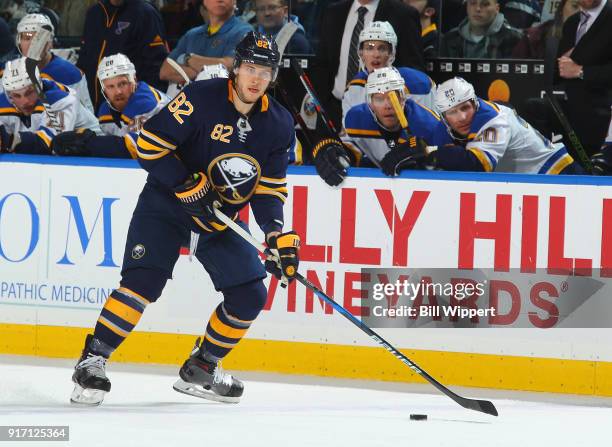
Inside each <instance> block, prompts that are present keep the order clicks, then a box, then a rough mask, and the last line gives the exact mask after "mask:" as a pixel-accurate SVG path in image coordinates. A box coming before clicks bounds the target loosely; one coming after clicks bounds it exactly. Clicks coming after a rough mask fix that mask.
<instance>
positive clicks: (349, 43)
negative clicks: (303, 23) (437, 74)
mask: <svg viewBox="0 0 612 447" xmlns="http://www.w3.org/2000/svg"><path fill="white" fill-rule="evenodd" d="M372 21H387V22H389V23H391V25H392V26H393V28H394V30H395V32H396V33H397V38H398V39H397V49H396V56H395V62H394V65H395V66H397V67H407V66H408V67H414V68H418V69H423V68H424V62H423V48H422V43H421V24H420V19H419V13H418V11H417V10H416V9H414V8H413V7H411V6H409V5H406V4H404V3H402V2H401V1H400V0H341V1H339V2H338V3H333V4H331V5H330V6H329V7H328V8H327V9H326V10H325V12H324V14H323V18H322V21H321V25H320V27H319V47H318V50H317V57H316V58H315V61H314V64H313V67H312V70H311V77H312V79H313V83H314V85H315V88H316V89H317V93H318V94H319V96H320V100H321V102H322V103H323V106H324V107H325V108H326V110H327V112H328V114H329V115H330V117H331V119H332V120H334V122H335V123H336V124H340V121H341V116H342V107H341V101H342V95H343V94H344V90H345V89H346V85H347V83H348V82H349V81H350V80H351V79H352V78H353V76H354V75H355V74H356V73H357V72H358V71H359V62H358V61H359V56H358V54H357V50H358V48H357V45H358V42H359V32H360V31H361V30H363V28H364V27H365V26H367V25H368V24H370V23H371V22H372Z"/></svg>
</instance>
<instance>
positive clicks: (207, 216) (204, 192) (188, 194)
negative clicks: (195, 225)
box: [174, 172, 225, 230]
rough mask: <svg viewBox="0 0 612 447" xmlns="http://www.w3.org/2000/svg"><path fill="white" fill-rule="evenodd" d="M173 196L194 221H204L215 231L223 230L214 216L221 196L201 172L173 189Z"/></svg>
mask: <svg viewBox="0 0 612 447" xmlns="http://www.w3.org/2000/svg"><path fill="white" fill-rule="evenodd" d="M174 194H175V195H176V197H177V198H178V199H179V201H180V202H181V205H182V206H183V209H184V210H185V212H186V213H187V214H189V215H190V216H191V217H193V218H194V220H196V221H197V220H200V221H202V220H204V221H206V222H208V223H210V224H212V225H213V227H214V228H215V229H217V230H223V229H225V225H224V224H223V223H222V222H221V221H220V220H218V219H217V217H216V216H215V208H220V207H221V196H220V195H219V193H218V192H217V190H216V189H215V188H213V186H212V185H211V184H210V182H209V181H208V178H207V177H206V175H205V174H204V173H203V172H198V173H196V174H193V175H192V176H190V177H189V178H187V180H186V181H185V183H183V184H182V185H180V186H177V187H176V188H174Z"/></svg>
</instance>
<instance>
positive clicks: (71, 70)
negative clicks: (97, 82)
mask: <svg viewBox="0 0 612 447" xmlns="http://www.w3.org/2000/svg"><path fill="white" fill-rule="evenodd" d="M45 75H46V76H45ZM41 76H42V77H43V78H46V79H50V80H53V81H57V82H60V83H62V84H64V85H74V84H76V83H78V82H79V81H80V80H81V78H82V77H83V73H82V72H81V70H79V69H78V68H77V67H76V66H75V65H72V64H71V63H70V62H68V61H67V60H66V59H64V58H61V57H59V56H53V59H51V62H49V63H48V64H47V66H46V67H45V68H43V69H42V70H41Z"/></svg>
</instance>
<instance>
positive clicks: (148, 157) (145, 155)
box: [138, 150, 170, 160]
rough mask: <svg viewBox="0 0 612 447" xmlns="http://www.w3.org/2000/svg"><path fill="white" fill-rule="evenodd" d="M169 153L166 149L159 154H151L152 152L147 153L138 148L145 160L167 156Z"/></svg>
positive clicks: (140, 155) (140, 156)
mask: <svg viewBox="0 0 612 447" xmlns="http://www.w3.org/2000/svg"><path fill="white" fill-rule="evenodd" d="M169 153H170V151H169V150H165V151H164V152H160V153H159V154H153V155H151V154H145V153H143V152H141V151H140V150H138V157H139V158H142V159H143V160H157V159H158V158H162V157H165V156H166V155H168V154H169Z"/></svg>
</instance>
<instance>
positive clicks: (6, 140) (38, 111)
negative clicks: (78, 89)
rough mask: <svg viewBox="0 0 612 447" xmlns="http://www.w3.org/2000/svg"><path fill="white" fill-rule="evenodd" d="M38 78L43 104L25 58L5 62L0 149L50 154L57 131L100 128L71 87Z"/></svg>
mask: <svg viewBox="0 0 612 447" xmlns="http://www.w3.org/2000/svg"><path fill="white" fill-rule="evenodd" d="M36 77H37V80H38V82H39V83H40V82H41V81H42V87H43V89H44V92H45V96H46V102H47V105H46V106H45V105H43V103H42V102H41V100H40V98H39V96H38V93H37V92H36V89H35V88H34V85H33V84H32V80H31V79H30V77H29V75H28V73H27V71H26V67H25V58H24V57H22V58H19V59H15V60H12V61H9V62H7V64H6V68H5V70H4V74H3V75H2V86H3V87H4V93H2V94H0V152H16V153H23V154H40V155H50V154H51V153H52V151H51V149H50V146H51V141H52V139H53V138H54V136H55V135H56V134H57V133H60V132H64V131H67V130H73V129H77V128H87V129H91V130H92V132H98V133H99V132H101V130H100V128H99V126H98V120H97V119H96V118H95V117H94V116H93V114H92V113H91V112H89V111H88V110H87V109H85V108H84V107H83V105H82V104H81V103H80V102H79V100H78V99H77V97H76V95H75V94H74V91H73V90H70V89H69V88H67V87H65V86H64V85H62V84H59V83H57V82H54V81H47V80H41V79H40V74H39V72H38V68H37V69H36Z"/></svg>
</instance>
